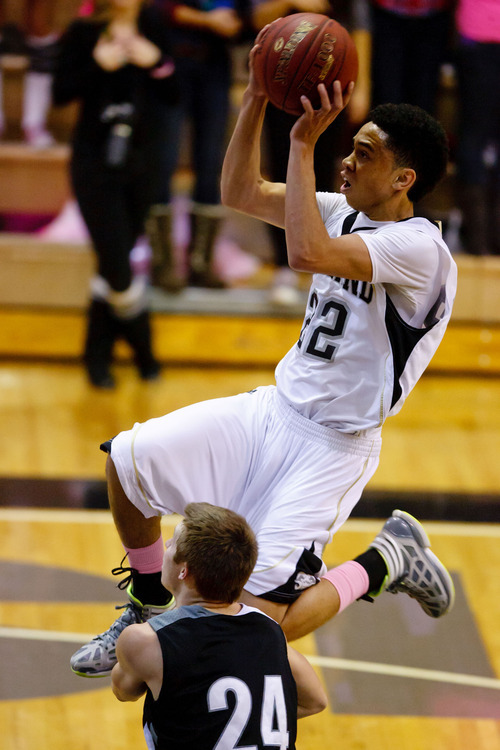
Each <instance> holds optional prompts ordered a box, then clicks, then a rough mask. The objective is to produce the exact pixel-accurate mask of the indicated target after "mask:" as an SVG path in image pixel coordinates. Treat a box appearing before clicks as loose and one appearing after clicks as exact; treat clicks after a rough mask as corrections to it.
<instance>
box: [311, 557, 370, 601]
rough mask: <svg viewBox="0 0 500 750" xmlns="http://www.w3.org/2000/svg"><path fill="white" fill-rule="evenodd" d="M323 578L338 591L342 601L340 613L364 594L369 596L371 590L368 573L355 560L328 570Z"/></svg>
mask: <svg viewBox="0 0 500 750" xmlns="http://www.w3.org/2000/svg"><path fill="white" fill-rule="evenodd" d="M322 578H326V580H327V581H330V583H331V584H332V586H334V587H335V588H336V589H337V593H338V595H339V599H340V607H339V612H342V610H343V609H345V608H346V607H348V606H349V604H352V603H353V602H355V601H356V599H359V597H360V596H363V594H367V593H368V589H369V588H370V581H369V578H368V573H367V572H366V570H365V569H364V568H363V566H362V565H360V564H359V563H357V562H355V561H354V560H350V561H349V562H346V563H342V565H339V566H338V567H337V568H332V569H331V570H328V571H327V572H326V573H325V575H324V576H322ZM337 614H338V613H337Z"/></svg>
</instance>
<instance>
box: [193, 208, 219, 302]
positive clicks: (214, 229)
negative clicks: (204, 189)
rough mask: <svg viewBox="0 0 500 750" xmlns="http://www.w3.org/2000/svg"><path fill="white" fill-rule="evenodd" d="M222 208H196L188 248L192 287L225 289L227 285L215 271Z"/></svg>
mask: <svg viewBox="0 0 500 750" xmlns="http://www.w3.org/2000/svg"><path fill="white" fill-rule="evenodd" d="M221 218H222V217H221V209H220V206H207V207H201V206H199V207H196V208H194V209H193V211H192V213H191V215H190V220H191V239H190V242H189V246H188V261H189V276H188V283H189V284H190V286H201V287H206V288H208V289H223V288H224V287H225V286H226V285H225V283H224V282H223V281H222V279H220V278H219V277H218V276H217V274H216V273H215V271H214V270H213V267H212V264H213V254H214V246H215V240H216V238H217V233H218V231H219V227H220V223H221Z"/></svg>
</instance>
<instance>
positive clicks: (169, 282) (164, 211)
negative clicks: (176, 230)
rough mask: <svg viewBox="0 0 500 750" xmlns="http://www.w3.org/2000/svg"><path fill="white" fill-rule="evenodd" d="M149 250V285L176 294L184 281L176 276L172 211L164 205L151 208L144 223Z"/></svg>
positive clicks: (182, 287) (183, 285) (182, 286)
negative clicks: (151, 255) (150, 254)
mask: <svg viewBox="0 0 500 750" xmlns="http://www.w3.org/2000/svg"><path fill="white" fill-rule="evenodd" d="M146 232H147V234H148V238H149V242H150V244H151V250H152V251H153V259H152V267H151V283H152V285H153V286H156V287H159V288H160V289H163V290H164V291H166V292H170V293H173V294H175V293H177V292H180V291H181V290H182V289H184V287H185V281H184V279H181V277H180V276H179V275H178V274H177V270H176V268H175V254H174V246H173V241H172V209H171V207H170V206H169V205H166V204H157V205H154V206H152V207H151V210H150V212H149V216H148V219H147V221H146Z"/></svg>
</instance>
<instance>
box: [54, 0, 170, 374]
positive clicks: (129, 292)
mask: <svg viewBox="0 0 500 750" xmlns="http://www.w3.org/2000/svg"><path fill="white" fill-rule="evenodd" d="M168 51H169V43H168V36H167V29H166V25H165V23H164V21H163V19H161V18H160V17H159V16H158V14H157V13H156V12H155V11H154V10H153V9H151V8H148V7H147V6H146V4H145V3H143V2H142V1H141V0H103V2H99V3H96V4H95V11H94V13H93V14H92V15H91V16H90V17H88V18H86V19H78V20H76V21H74V22H73V23H72V24H71V25H70V27H69V28H68V30H67V32H66V34H65V36H64V38H63V40H62V50H61V55H60V58H59V62H58V68H57V71H56V75H55V80H54V88H53V93H54V103H55V104H66V103H67V102H69V101H72V100H74V99H78V100H80V102H81V108H80V116H79V119H78V123H77V126H76V129H75V134H74V138H73V152H72V159H71V166H70V170H71V179H72V185H73V190H74V193H75V197H76V199H77V202H78V205H79V208H80V211H81V214H82V216H83V219H84V221H85V223H86V225H87V228H88V230H89V234H90V237H91V240H92V243H93V246H94V249H95V252H96V255H97V275H96V276H95V278H94V279H93V281H92V288H91V303H90V307H89V311H88V327H87V338H86V344H85V353H84V362H85V365H86V369H87V373H88V376H89V379H90V382H91V383H92V384H93V385H95V386H97V387H102V388H112V387H113V386H114V380H113V377H112V375H111V371H110V365H111V361H112V352H113V346H114V343H115V341H116V339H117V338H123V339H125V340H126V341H127V342H128V343H129V344H130V346H131V348H132V350H133V352H134V357H135V362H136V364H137V366H138V369H139V374H140V376H141V378H143V379H145V380H150V379H154V378H156V377H157V376H158V374H159V371H160V366H159V363H158V361H157V359H156V358H155V356H154V354H153V351H152V345H151V327H150V319H149V312H148V309H147V288H146V281H145V279H144V277H134V275H133V270H132V266H131V262H130V253H131V251H132V249H133V247H134V245H135V244H136V241H137V239H138V238H139V236H140V235H141V234H142V233H143V231H144V224H145V220H146V216H147V213H148V211H149V208H150V206H151V204H152V202H153V199H154V196H155V191H156V188H157V184H158V183H157V180H158V178H159V174H158V167H157V165H158V148H159V145H158V144H159V138H160V132H161V120H160V117H159V110H160V103H161V102H162V101H163V102H172V103H173V102H174V101H175V98H176V84H175V77H174V76H173V71H174V65H173V63H172V61H171V59H170V58H169V57H168Z"/></svg>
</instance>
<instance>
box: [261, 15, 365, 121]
mask: <svg viewBox="0 0 500 750" xmlns="http://www.w3.org/2000/svg"><path fill="white" fill-rule="evenodd" d="M260 44H261V47H260V49H259V51H258V53H257V54H256V55H255V58H254V72H255V76H256V78H257V80H258V81H259V83H260V84H261V85H262V86H263V88H264V90H265V91H266V93H267V95H268V97H269V100H270V102H271V104H274V106H275V107H278V109H283V110H284V111H285V112H288V113H289V114H292V115H301V114H302V113H303V111H304V108H303V106H302V104H301V101H300V97H301V96H302V95H305V96H307V97H308V98H309V99H310V100H311V103H312V105H313V107H314V108H315V109H317V108H319V106H320V99H319V95H318V91H317V87H318V84H320V83H324V84H325V86H326V89H327V91H328V94H329V96H330V98H332V96H333V82H334V81H335V80H337V79H338V80H340V82H341V84H342V90H343V91H345V89H346V88H347V86H348V84H349V82H350V81H356V78H357V75H358V53H357V51H356V46H355V44H354V42H353V40H352V38H351V36H350V35H349V32H348V31H347V29H345V28H344V27H343V26H342V25H341V24H340V23H338V22H337V21H334V19H333V18H328V16H324V15H322V14H320V13H293V14H292V15H290V16H285V18H280V19H279V20H277V21H274V23H272V24H271V25H270V26H269V28H268V29H267V30H266V31H265V32H264V36H263V38H262V40H261V42H260Z"/></svg>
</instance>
